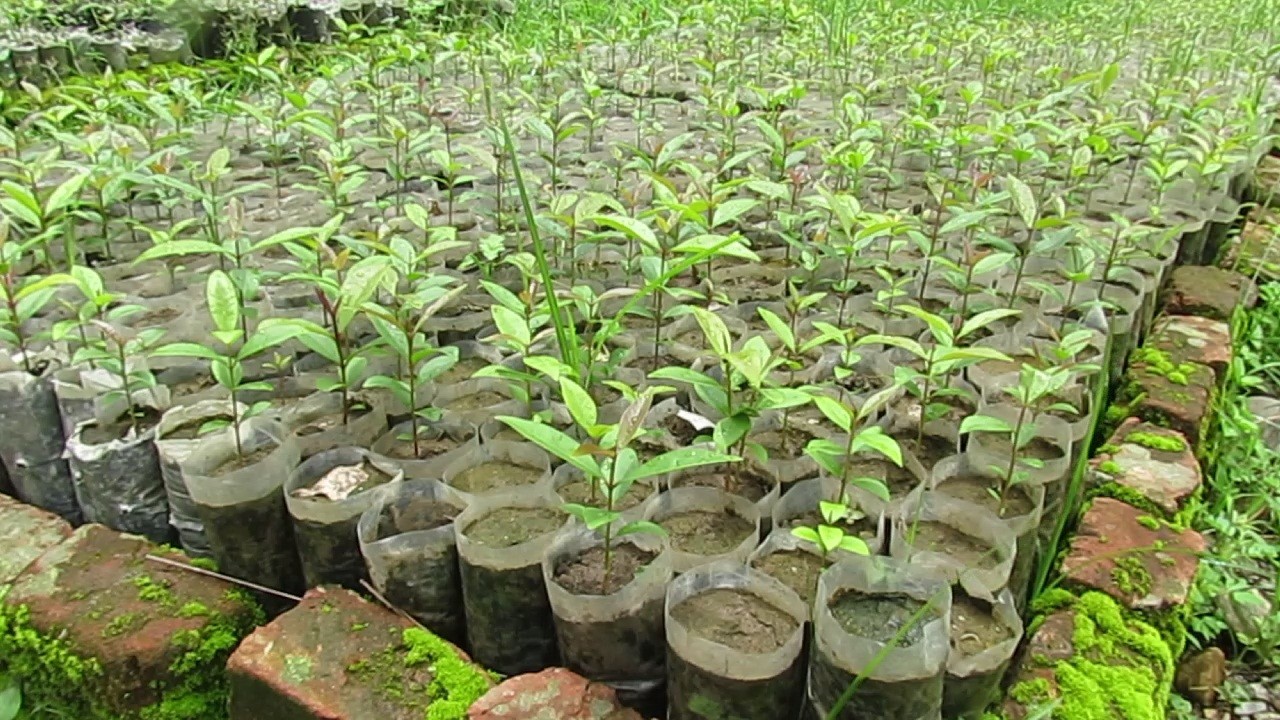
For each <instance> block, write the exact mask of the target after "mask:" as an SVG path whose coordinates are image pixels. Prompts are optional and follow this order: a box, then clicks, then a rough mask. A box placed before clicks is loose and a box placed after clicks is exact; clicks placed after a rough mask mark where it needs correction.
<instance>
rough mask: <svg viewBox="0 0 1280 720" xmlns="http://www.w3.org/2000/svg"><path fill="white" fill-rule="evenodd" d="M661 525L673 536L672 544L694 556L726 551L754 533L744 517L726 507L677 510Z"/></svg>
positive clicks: (753, 529)
mask: <svg viewBox="0 0 1280 720" xmlns="http://www.w3.org/2000/svg"><path fill="white" fill-rule="evenodd" d="M658 524H659V525H661V526H662V527H663V529H665V530H666V531H667V534H668V535H670V536H671V547H673V548H675V549H676V550H679V551H681V552H686V553H692V554H694V555H720V554H722V553H727V552H729V551H730V550H733V549H734V548H736V547H738V545H740V544H741V543H742V541H743V540H744V539H746V537H747V536H748V535H750V534H751V533H753V532H755V528H754V527H752V526H751V523H749V522H747V520H746V519H745V518H742V517H739V516H737V515H734V514H733V513H731V512H728V511H724V510H721V511H719V512H712V511H710V510H691V511H689V512H682V513H676V514H674V515H671V516H670V517H668V518H667V519H665V520H663V521H662V522H660V523H658Z"/></svg>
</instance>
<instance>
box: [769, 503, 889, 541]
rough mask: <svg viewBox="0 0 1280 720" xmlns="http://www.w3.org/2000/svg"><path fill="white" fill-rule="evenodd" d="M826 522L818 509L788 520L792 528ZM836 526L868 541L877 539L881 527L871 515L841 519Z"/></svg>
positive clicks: (815, 525)
mask: <svg viewBox="0 0 1280 720" xmlns="http://www.w3.org/2000/svg"><path fill="white" fill-rule="evenodd" d="M826 524H827V521H826V520H825V519H824V518H823V517H822V514H821V513H820V512H818V511H817V510H810V511H808V512H806V513H805V514H803V515H799V516H796V517H794V518H791V519H790V520H788V521H787V527H792V528H797V527H817V526H819V525H826ZM835 527H838V528H840V529H841V530H844V532H845V534H846V535H852V536H854V537H860V538H862V539H863V540H867V541H871V540H873V539H875V536H876V531H877V530H878V529H879V528H878V527H877V525H876V520H875V518H873V517H871V516H869V515H868V516H864V517H861V518H858V519H857V520H854V521H853V522H848V521H846V520H841V521H840V522H837V523H836V524H835Z"/></svg>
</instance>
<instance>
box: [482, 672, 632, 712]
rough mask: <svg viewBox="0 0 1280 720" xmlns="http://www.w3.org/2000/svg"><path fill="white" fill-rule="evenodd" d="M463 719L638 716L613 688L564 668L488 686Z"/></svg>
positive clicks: (517, 677)
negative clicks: (491, 687) (623, 704)
mask: <svg viewBox="0 0 1280 720" xmlns="http://www.w3.org/2000/svg"><path fill="white" fill-rule="evenodd" d="M467 720H641V717H640V714H639V713H637V712H636V711H635V710H632V709H630V708H625V707H623V706H622V704H621V703H619V702H618V694H617V693H616V692H615V691H614V689H613V688H611V687H609V686H608V685H604V684H601V683H594V682H591V681H590V680H587V679H586V678H584V677H582V676H581V675H578V674H577V673H574V672H573V671H572V670H566V669H565V668H550V669H547V670H543V671H542V672H537V673H528V674H526V675H517V676H515V677H513V678H510V679H508V680H506V681H505V682H503V683H502V684H501V685H499V686H497V687H495V688H494V689H492V690H490V691H489V692H488V693H487V694H486V695H485V696H484V697H482V698H480V699H479V700H477V701H476V703H475V704H474V705H472V706H471V709H470V710H469V711H468V712H467Z"/></svg>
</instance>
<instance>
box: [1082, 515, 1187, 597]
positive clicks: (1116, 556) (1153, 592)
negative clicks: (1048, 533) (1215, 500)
mask: <svg viewBox="0 0 1280 720" xmlns="http://www.w3.org/2000/svg"><path fill="white" fill-rule="evenodd" d="M1153 526H1154V527H1153ZM1204 550H1205V542H1204V538H1203V537H1201V535H1200V533H1197V532H1195V531H1194V530H1176V529H1174V528H1172V527H1170V526H1169V525H1167V524H1165V523H1162V522H1159V521H1157V520H1156V519H1155V518H1153V517H1152V516H1151V515H1149V514H1147V513H1145V512H1144V511H1142V510H1139V509H1138V508H1135V507H1133V506H1132V505H1128V504H1126V503H1123V502H1120V501H1119V500H1115V499H1112V498H1106V497H1100V498H1095V499H1094V500H1093V502H1092V504H1091V505H1090V506H1089V509H1088V510H1086V511H1085V513H1084V516H1083V517H1082V518H1081V519H1080V527H1079V529H1078V531H1077V532H1076V535H1075V537H1073V538H1072V539H1071V547H1070V549H1069V550H1068V552H1067V557H1066V559H1065V560H1063V562H1062V574H1063V575H1064V576H1065V579H1066V581H1067V582H1068V583H1070V584H1071V585H1073V586H1075V587H1082V588H1087V589H1091V590H1097V591H1100V592H1103V593H1106V594H1107V595H1110V596H1111V597H1113V598H1115V599H1116V600H1117V601H1118V602H1120V603H1121V604H1122V605H1124V606H1125V607H1127V608H1129V609H1131V610H1151V611H1160V610H1166V609H1169V608H1172V607H1175V606H1178V605H1182V604H1183V603H1185V602H1186V601H1187V594H1188V593H1189V592H1190V590H1191V585H1192V583H1193V582H1194V581H1195V576H1196V570H1197V569H1198V567H1199V562H1200V560H1199V556H1200V554H1201V553H1203V552H1204Z"/></svg>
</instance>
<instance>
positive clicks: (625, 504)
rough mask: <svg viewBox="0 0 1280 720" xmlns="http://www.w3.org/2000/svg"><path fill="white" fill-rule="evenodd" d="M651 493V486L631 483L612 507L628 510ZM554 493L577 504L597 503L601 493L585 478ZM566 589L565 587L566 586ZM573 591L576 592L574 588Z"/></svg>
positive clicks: (599, 500) (616, 509) (565, 485)
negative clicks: (625, 492) (624, 493)
mask: <svg viewBox="0 0 1280 720" xmlns="http://www.w3.org/2000/svg"><path fill="white" fill-rule="evenodd" d="M652 493H653V486H651V485H646V484H644V483H642V482H637V483H632V484H631V487H629V488H627V494H626V495H623V496H622V498H621V499H620V500H618V501H617V502H615V503H614V504H613V509H614V510H615V511H617V512H622V511H623V510H630V509H631V508H633V507H635V506H637V505H639V504H640V503H642V502H644V500H645V499H646V498H648V497H649V495H651V494H652ZM556 494H557V495H559V496H560V499H561V500H564V501H565V502H566V503H576V504H578V505H592V506H595V505H598V504H599V503H600V502H601V501H602V500H603V497H602V494H601V492H600V488H599V487H595V483H592V482H590V481H587V480H574V481H572V482H567V483H565V484H564V485H561V486H560V487H558V488H556ZM566 589H567V588H566ZM573 592H578V591H577V590H574V591H573Z"/></svg>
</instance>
